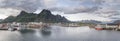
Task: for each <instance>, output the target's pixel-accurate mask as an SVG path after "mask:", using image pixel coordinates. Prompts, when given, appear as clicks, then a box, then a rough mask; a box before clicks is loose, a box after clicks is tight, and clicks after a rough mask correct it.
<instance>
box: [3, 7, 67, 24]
mask: <svg viewBox="0 0 120 41" xmlns="http://www.w3.org/2000/svg"><path fill="white" fill-rule="evenodd" d="M2 22H4V23H8V22H45V23H56V22H69V20H67V19H66V18H65V17H64V16H61V15H53V14H52V13H51V11H50V10H47V9H43V10H42V11H41V12H40V13H39V14H35V13H27V12H25V11H21V12H20V14H19V15H17V16H16V17H14V16H9V17H7V18H6V19H4V21H2Z"/></svg>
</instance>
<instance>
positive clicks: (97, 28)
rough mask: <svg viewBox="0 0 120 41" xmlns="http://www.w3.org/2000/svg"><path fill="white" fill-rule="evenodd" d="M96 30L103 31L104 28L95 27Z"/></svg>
mask: <svg viewBox="0 0 120 41" xmlns="http://www.w3.org/2000/svg"><path fill="white" fill-rule="evenodd" d="M95 29H96V30H103V28H102V27H101V26H100V25H97V26H95Z"/></svg>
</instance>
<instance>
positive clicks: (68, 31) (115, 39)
mask: <svg viewBox="0 0 120 41" xmlns="http://www.w3.org/2000/svg"><path fill="white" fill-rule="evenodd" d="M119 38H120V32H119V31H106V30H103V31H97V30H93V29H89V28H88V27H59V26H56V27H55V26H53V27H49V28H48V27H45V28H42V29H31V30H21V31H12V32H11V31H0V41H119V40H120V39H119Z"/></svg>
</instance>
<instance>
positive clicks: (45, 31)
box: [40, 27, 52, 37]
mask: <svg viewBox="0 0 120 41" xmlns="http://www.w3.org/2000/svg"><path fill="white" fill-rule="evenodd" d="M40 32H41V34H42V36H44V37H48V36H50V35H51V33H52V32H51V27H44V28H42V29H41V31H40Z"/></svg>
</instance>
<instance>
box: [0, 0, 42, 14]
mask: <svg viewBox="0 0 120 41" xmlns="http://www.w3.org/2000/svg"><path fill="white" fill-rule="evenodd" d="M0 2H1V4H3V5H0V7H1V8H13V9H18V10H25V11H28V12H34V11H36V9H37V8H39V7H40V6H42V4H41V0H3V1H0Z"/></svg>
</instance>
